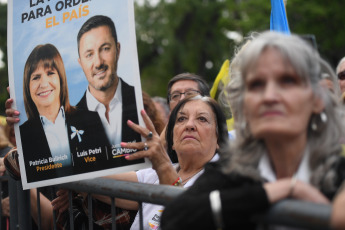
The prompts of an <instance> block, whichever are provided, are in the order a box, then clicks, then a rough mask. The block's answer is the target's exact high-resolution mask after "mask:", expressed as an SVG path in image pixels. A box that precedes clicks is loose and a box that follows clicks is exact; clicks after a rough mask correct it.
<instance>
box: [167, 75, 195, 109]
mask: <svg viewBox="0 0 345 230" xmlns="http://www.w3.org/2000/svg"><path fill="white" fill-rule="evenodd" d="M188 91H189V92H193V91H194V92H195V91H199V92H200V90H199V86H198V83H197V82H196V81H193V80H180V81H177V82H175V83H174V84H173V85H172V86H171V91H170V95H173V94H175V93H185V92H188ZM194 94H195V95H196V94H197V93H194ZM185 96H186V95H185V94H181V97H180V98H179V99H178V100H170V102H169V107H170V111H172V110H173V109H174V108H175V106H176V105H177V104H178V103H179V101H181V100H182V99H184V98H185Z"/></svg>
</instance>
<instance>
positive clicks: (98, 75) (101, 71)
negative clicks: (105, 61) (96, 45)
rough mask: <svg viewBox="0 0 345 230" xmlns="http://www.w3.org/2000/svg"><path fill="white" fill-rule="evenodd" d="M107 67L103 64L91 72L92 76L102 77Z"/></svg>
mask: <svg viewBox="0 0 345 230" xmlns="http://www.w3.org/2000/svg"><path fill="white" fill-rule="evenodd" d="M107 69H108V67H107V66H104V68H102V69H100V70H98V71H97V72H94V73H93V76H94V77H104V75H105V72H106V71H107Z"/></svg>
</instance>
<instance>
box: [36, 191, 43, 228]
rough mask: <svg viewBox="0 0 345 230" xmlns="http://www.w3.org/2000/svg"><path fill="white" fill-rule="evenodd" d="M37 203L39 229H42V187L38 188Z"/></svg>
mask: <svg viewBox="0 0 345 230" xmlns="http://www.w3.org/2000/svg"><path fill="white" fill-rule="evenodd" d="M36 193H37V194H36V197H37V200H36V205H37V226H38V229H42V220H41V197H40V193H41V189H39V188H37V190H36Z"/></svg>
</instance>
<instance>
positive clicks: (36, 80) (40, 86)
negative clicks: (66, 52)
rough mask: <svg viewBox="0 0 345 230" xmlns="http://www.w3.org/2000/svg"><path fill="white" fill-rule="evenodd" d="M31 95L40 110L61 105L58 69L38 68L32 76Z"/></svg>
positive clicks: (40, 66) (40, 111) (41, 66)
mask: <svg viewBox="0 0 345 230" xmlns="http://www.w3.org/2000/svg"><path fill="white" fill-rule="evenodd" d="M29 88H30V96H31V98H32V100H33V102H34V103H35V105H36V107H37V110H38V112H39V113H40V114H41V115H42V111H43V110H44V109H46V108H48V107H51V106H57V107H58V108H59V107H60V77H59V74H58V72H57V71H56V69H54V68H44V66H43V65H38V68H37V69H36V70H35V71H34V72H33V73H32V74H31V76H30V85H29Z"/></svg>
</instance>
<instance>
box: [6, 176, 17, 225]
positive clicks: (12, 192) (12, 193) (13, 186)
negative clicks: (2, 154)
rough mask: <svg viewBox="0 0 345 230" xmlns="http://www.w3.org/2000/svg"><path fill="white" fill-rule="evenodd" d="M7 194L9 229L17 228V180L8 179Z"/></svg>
mask: <svg viewBox="0 0 345 230" xmlns="http://www.w3.org/2000/svg"><path fill="white" fill-rule="evenodd" d="M8 194H9V197H10V216H11V220H10V229H17V226H18V199H17V182H16V181H15V180H14V179H12V178H9V179H8ZM18 227H19V226H18Z"/></svg>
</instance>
